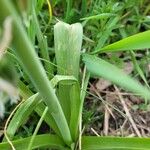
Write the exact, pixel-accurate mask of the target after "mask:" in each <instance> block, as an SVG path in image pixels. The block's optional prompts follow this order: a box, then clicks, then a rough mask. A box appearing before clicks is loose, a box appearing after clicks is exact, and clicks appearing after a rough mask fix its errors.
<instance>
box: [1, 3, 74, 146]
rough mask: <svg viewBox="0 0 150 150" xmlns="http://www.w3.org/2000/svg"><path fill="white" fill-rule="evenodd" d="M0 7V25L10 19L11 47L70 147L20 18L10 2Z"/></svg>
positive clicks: (62, 118)
mask: <svg viewBox="0 0 150 150" xmlns="http://www.w3.org/2000/svg"><path fill="white" fill-rule="evenodd" d="M0 5H1V8H2V9H1V11H2V13H0V20H1V21H0V23H2V21H3V20H4V19H5V17H7V16H11V17H12V19H13V45H14V47H15V48H16V51H15V53H16V55H17V56H18V58H19V59H20V62H21V63H22V66H23V68H24V69H25V71H26V72H27V73H28V75H29V77H30V79H31V80H32V82H33V84H34V86H35V87H36V89H37V90H38V91H39V93H40V94H41V95H42V97H43V100H44V102H45V103H46V104H47V106H48V108H49V111H50V113H51V115H52V116H53V118H54V120H55V122H56V124H57V126H58V128H59V130H60V132H61V135H62V138H63V140H64V141H65V142H66V144H67V145H69V146H70V145H71V143H72V138H71V134H70V130H69V127H68V124H67V121H66V118H65V116H64V113H63V111H62V108H61V106H60V103H59V101H58V99H57V96H56V94H55V91H54V90H53V88H52V86H51V84H50V83H49V80H48V77H47V76H46V73H45V71H44V69H43V66H42V64H41V63H40V61H39V60H38V57H37V54H36V52H35V51H34V48H33V45H32V44H31V42H30V41H29V39H28V37H27V34H26V32H25V30H24V28H23V26H22V24H21V21H20V18H19V17H18V15H17V13H16V11H15V9H14V7H13V5H12V3H11V1H9V0H1V1H0ZM18 37H19V38H18ZM30 62H32V63H30Z"/></svg>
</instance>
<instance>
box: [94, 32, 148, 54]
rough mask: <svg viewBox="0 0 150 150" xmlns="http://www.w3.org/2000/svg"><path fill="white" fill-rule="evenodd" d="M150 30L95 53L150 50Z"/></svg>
mask: <svg viewBox="0 0 150 150" xmlns="http://www.w3.org/2000/svg"><path fill="white" fill-rule="evenodd" d="M149 39H150V30H148V31H145V32H142V33H138V34H135V35H133V36H130V37H127V38H125V39H123V40H120V41H118V42H115V43H113V44H110V45H108V46H105V47H103V48H102V49H100V50H98V51H96V52H94V53H103V52H116V51H123V50H140V49H146V48H150V42H149Z"/></svg>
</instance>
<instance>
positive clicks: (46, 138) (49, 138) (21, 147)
mask: <svg viewBox="0 0 150 150" xmlns="http://www.w3.org/2000/svg"><path fill="white" fill-rule="evenodd" d="M31 138H32V137H28V138H23V139H20V140H15V141H12V144H13V146H14V147H15V149H16V150H27V147H28V144H29V142H30V140H31ZM42 147H43V148H45V147H47V148H53V149H59V150H67V148H65V144H64V143H63V141H61V139H60V138H59V137H58V136H56V135H50V134H45V135H37V136H36V137H35V139H34V142H33V144H32V149H36V148H42ZM10 149H11V147H10V144H9V143H7V142H4V143H1V144H0V150H10Z"/></svg>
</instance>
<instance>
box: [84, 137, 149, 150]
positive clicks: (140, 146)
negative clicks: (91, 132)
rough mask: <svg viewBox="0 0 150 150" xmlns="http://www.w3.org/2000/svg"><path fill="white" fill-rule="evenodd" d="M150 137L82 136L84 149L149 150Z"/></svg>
mask: <svg viewBox="0 0 150 150" xmlns="http://www.w3.org/2000/svg"><path fill="white" fill-rule="evenodd" d="M149 141H150V138H121V137H96V136H95V137H94V136H84V137H83V138H82V150H149V149H150V142H149Z"/></svg>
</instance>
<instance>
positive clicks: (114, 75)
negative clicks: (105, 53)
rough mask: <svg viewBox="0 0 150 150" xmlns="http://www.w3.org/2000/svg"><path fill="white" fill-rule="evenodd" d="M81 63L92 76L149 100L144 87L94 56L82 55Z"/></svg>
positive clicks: (148, 93) (148, 94)
mask: <svg viewBox="0 0 150 150" xmlns="http://www.w3.org/2000/svg"><path fill="white" fill-rule="evenodd" d="M83 61H84V63H85V65H86V67H87V69H88V70H89V71H90V72H91V73H92V74H93V75H96V76H98V77H103V78H105V79H107V80H110V81H112V82H113V83H115V84H117V85H119V86H121V87H123V88H125V89H127V90H129V91H132V92H135V93H137V94H140V95H141V96H143V97H144V98H147V99H149V100H150V91H149V90H148V89H147V88H146V87H144V86H142V85H141V84H140V83H138V82H137V81H136V80H134V79H132V78H131V77H130V76H128V75H126V74H125V73H123V72H122V71H121V70H119V69H118V68H117V67H115V66H114V65H112V64H110V63H108V62H106V61H105V60H103V59H100V58H98V57H96V56H92V55H88V54H84V55H83Z"/></svg>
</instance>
